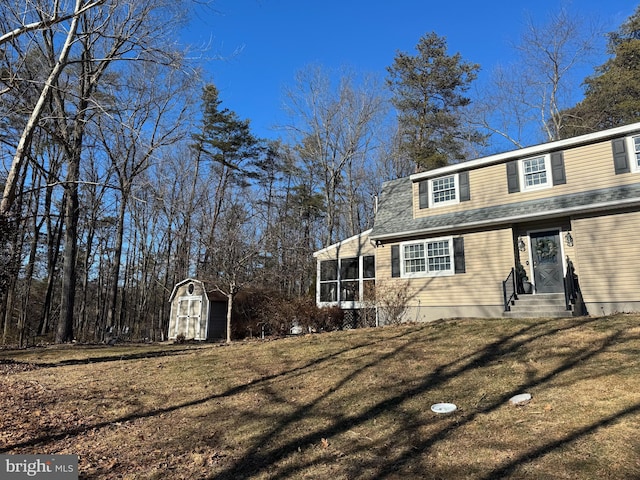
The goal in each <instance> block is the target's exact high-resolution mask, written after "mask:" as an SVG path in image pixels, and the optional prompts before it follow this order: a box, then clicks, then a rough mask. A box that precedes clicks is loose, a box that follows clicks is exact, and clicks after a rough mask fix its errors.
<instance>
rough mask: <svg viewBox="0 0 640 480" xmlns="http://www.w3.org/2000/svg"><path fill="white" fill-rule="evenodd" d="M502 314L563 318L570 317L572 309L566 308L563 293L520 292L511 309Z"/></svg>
mask: <svg viewBox="0 0 640 480" xmlns="http://www.w3.org/2000/svg"><path fill="white" fill-rule="evenodd" d="M502 315H503V316H504V317H507V318H542V317H551V318H563V317H572V316H573V311H571V310H567V306H566V305H565V299H564V293H539V294H536V295H526V294H520V295H518V300H516V301H515V305H511V310H510V311H508V312H504V313H503V314H502Z"/></svg>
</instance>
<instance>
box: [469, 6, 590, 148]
mask: <svg viewBox="0 0 640 480" xmlns="http://www.w3.org/2000/svg"><path fill="white" fill-rule="evenodd" d="M601 36H602V27H601V26H600V25H599V24H598V23H597V22H596V21H594V20H590V19H588V18H586V17H584V16H581V15H579V14H576V13H575V12H569V11H568V10H567V9H566V8H564V7H563V8H561V9H560V10H559V11H558V12H557V13H554V14H552V15H550V16H549V18H548V19H547V21H546V22H545V23H543V24H538V23H536V22H535V21H534V19H533V18H532V17H531V16H530V15H529V16H527V17H526V18H525V24H524V30H523V33H522V36H521V38H520V41H519V42H518V43H517V44H516V45H515V46H514V50H515V52H516V53H517V60H516V61H515V62H514V63H513V64H511V65H506V66H498V67H496V69H495V70H494V73H493V77H492V79H491V82H490V84H489V86H488V87H487V89H486V90H485V91H481V92H478V93H477V95H476V96H477V97H478V98H479V101H478V102H477V103H476V110H475V112H474V115H473V118H474V120H473V121H474V123H475V124H476V125H479V126H481V127H482V128H484V129H485V130H487V131H488V132H489V133H491V134H493V135H497V136H499V137H502V138H503V139H504V140H505V141H506V142H507V143H508V144H512V145H513V146H516V147H518V148H521V147H523V146H526V145H531V144H534V143H538V142H540V141H551V140H557V139H559V138H561V135H562V129H563V128H564V127H565V125H566V123H567V116H566V113H563V110H564V109H566V108H567V106H569V105H572V104H573V103H575V100H576V99H575V95H576V92H577V91H579V85H580V83H581V81H582V77H581V76H580V74H579V70H580V68H581V67H585V66H587V65H590V62H591V60H593V58H594V55H595V54H596V52H597V51H598V45H599V37H601Z"/></svg>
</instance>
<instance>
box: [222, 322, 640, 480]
mask: <svg viewBox="0 0 640 480" xmlns="http://www.w3.org/2000/svg"><path fill="white" fill-rule="evenodd" d="M552 321H553V320H548V321H542V322H539V323H537V324H533V325H530V326H528V327H524V328H522V329H521V330H519V331H518V332H516V333H514V334H512V335H510V336H508V337H506V338H503V339H501V340H498V341H496V342H494V343H492V344H490V345H488V346H486V347H485V348H482V349H480V350H478V351H476V352H473V353H471V354H469V355H465V356H463V357H461V358H458V359H456V360H454V361H452V362H450V363H448V364H445V365H441V366H439V367H437V368H436V369H435V370H434V371H432V372H431V373H429V374H428V375H426V376H425V377H424V379H423V380H422V381H421V382H420V383H419V384H418V385H417V386H415V387H413V388H409V389H407V390H404V391H403V392H402V394H400V395H396V396H393V397H390V398H387V399H385V400H383V401H380V402H378V403H376V404H375V405H373V406H372V407H370V408H369V409H367V410H366V411H365V412H363V413H361V414H358V415H356V416H353V417H350V418H345V419H343V420H341V421H339V422H336V423H335V424H333V425H331V426H329V427H326V428H322V429H318V430H315V431H310V432H308V433H306V434H304V435H301V436H298V437H295V438H293V439H291V440H289V441H288V442H286V443H284V444H283V445H281V446H279V447H277V448H265V444H268V442H269V440H270V439H272V438H277V437H278V436H279V435H281V434H283V433H284V431H285V429H286V428H287V427H288V426H290V425H292V424H295V423H296V422H299V421H301V420H302V419H304V418H305V417H306V416H307V414H308V411H309V410H310V409H311V408H313V407H314V406H315V405H316V404H317V403H318V402H320V401H321V400H326V399H324V398H318V399H316V400H315V401H314V402H311V403H308V404H305V405H303V406H301V407H300V408H299V409H297V410H296V411H295V412H293V413H292V414H290V415H288V416H287V417H285V418H282V419H281V420H280V422H279V423H278V424H277V425H275V426H274V428H273V429H272V430H270V431H269V432H267V433H266V434H264V435H262V437H261V438H260V439H258V440H255V441H254V443H253V444H254V446H253V447H252V448H250V449H249V451H247V452H246V453H245V454H244V455H243V456H242V457H241V458H240V459H238V460H237V461H236V463H235V464H234V465H232V466H230V467H228V468H227V469H226V470H224V471H222V472H220V473H218V474H216V475H213V476H211V477H210V479H211V480H230V479H236V478H248V477H251V476H253V475H258V474H259V473H261V472H262V473H265V472H267V471H268V472H269V478H272V479H275V478H293V477H295V476H296V475H297V474H302V472H303V471H304V470H305V469H307V468H312V467H314V466H315V464H316V463H317V462H318V461H317V460H316V461H308V462H288V464H287V463H286V462H284V460H285V459H287V457H289V456H291V455H293V454H295V452H296V451H297V452H300V451H301V449H302V450H305V449H307V448H311V447H313V445H319V444H322V442H323V439H327V438H332V437H335V436H337V435H339V434H344V433H345V432H348V431H350V430H352V429H353V428H355V427H358V426H364V425H365V424H366V423H367V422H369V421H371V420H373V419H375V418H376V417H378V416H379V415H381V414H382V413H384V412H387V411H389V410H391V409H395V408H397V407H399V406H400V405H401V404H403V403H404V402H406V401H408V400H410V399H412V398H413V397H415V396H418V395H421V394H424V393H427V392H429V391H432V390H435V389H437V388H438V387H439V386H442V385H443V384H445V383H446V382H448V381H449V380H451V379H453V378H455V377H456V376H459V375H461V374H463V373H465V372H468V371H472V370H475V369H480V368H483V367H485V366H488V365H490V364H491V363H493V362H496V361H498V360H500V359H501V358H502V357H504V356H505V355H508V354H510V353H515V352H516V351H517V350H518V349H520V348H521V347H523V346H524V345H526V344H527V343H531V342H533V341H535V340H539V339H541V338H543V337H546V336H552V335H556V334H561V333H562V332H563V331H566V330H570V329H573V328H576V327H580V326H584V325H586V324H589V323H592V322H595V321H597V319H580V320H579V321H575V322H572V323H571V324H569V325H567V326H563V327H558V328H555V329H552V330H546V331H541V332H539V333H535V332H534V333H533V335H530V336H527V334H528V333H531V332H532V331H534V330H535V329H538V328H540V327H541V326H544V325H545V324H547V323H550V322H552ZM622 334H623V332H620V331H618V332H615V333H613V334H612V335H610V336H609V337H608V338H606V340H605V341H604V342H603V343H602V345H601V346H599V347H596V348H590V347H586V348H583V349H578V350H576V351H575V352H573V354H572V355H571V356H569V357H568V358H567V359H566V361H565V362H564V363H562V364H561V365H560V366H559V367H557V368H555V369H553V370H552V371H551V372H549V373H548V374H546V375H544V376H542V377H540V378H537V379H536V378H533V377H529V378H528V380H527V381H526V382H523V383H521V384H519V385H517V386H516V387H514V388H513V389H512V390H510V391H508V392H504V394H503V395H502V396H501V397H499V398H498V399H497V400H496V401H494V402H492V403H491V404H489V405H486V406H484V407H483V408H476V409H475V411H471V412H469V414H466V415H464V416H462V417H459V418H457V419H456V421H455V424H454V423H452V422H442V423H443V426H442V427H441V428H440V429H439V430H437V431H436V432H435V433H433V434H431V435H429V436H427V437H425V438H422V439H421V441H420V442H418V443H415V442H414V443H412V444H411V445H410V446H407V447H406V448H405V449H404V453H402V454H401V455H396V456H389V457H387V458H385V459H384V460H383V461H380V459H376V460H375V462H373V461H372V462H371V463H370V464H367V463H366V462H365V463H363V462H359V463H358V465H357V466H355V467H354V468H353V470H352V471H351V472H349V473H350V475H348V476H349V478H356V477H359V476H361V475H362V473H363V471H365V470H368V471H369V472H373V471H375V472H376V473H375V474H373V475H367V478H375V479H383V478H389V477H390V476H392V475H394V474H398V473H399V471H401V470H402V469H403V468H405V467H407V466H408V465H410V464H411V462H412V461H413V460H414V459H415V458H416V457H417V456H421V455H424V454H426V453H428V452H429V450H430V448H432V447H433V446H434V445H436V444H437V443H438V442H440V441H442V440H445V439H446V438H447V437H449V436H451V435H452V434H453V433H454V432H455V431H456V430H458V429H459V428H461V427H463V426H465V425H467V424H469V423H470V422H472V421H473V420H474V419H475V418H476V417H477V416H478V415H479V414H486V413H489V412H492V411H494V410H497V409H498V408H500V407H502V406H504V405H505V403H506V402H508V400H509V399H510V398H511V397H512V396H514V395H516V394H518V393H522V392H523V391H526V390H527V389H531V388H534V387H539V386H541V385H544V384H545V383H546V382H548V381H550V380H551V379H553V378H554V377H556V376H557V375H559V374H561V373H563V372H566V371H568V370H571V369H572V368H574V367H576V366H577V365H579V364H580V363H582V362H585V361H587V360H589V359H591V358H594V357H596V356H597V355H599V354H600V353H602V352H604V351H606V350H607V348H608V347H610V346H612V345H614V344H617V343H618V342H620V341H621V337H622ZM407 346H408V345H405V346H403V347H400V348H398V349H396V350H394V351H393V352H390V353H388V354H386V355H384V356H381V357H380V358H379V359H377V360H376V361H374V362H371V363H369V364H367V365H364V366H363V367H361V368H360V369H358V370H355V371H353V372H352V373H350V374H349V375H348V376H346V377H345V378H344V379H343V380H342V381H341V382H340V384H338V385H336V387H335V389H334V390H333V391H338V390H339V389H340V387H341V386H342V385H344V384H346V383H347V382H349V381H351V380H353V379H354V378H355V377H356V376H357V375H358V373H360V372H361V371H363V370H365V369H368V368H373V367H375V364H376V363H378V362H382V361H384V359H385V358H389V357H392V356H395V355H398V354H399V353H400V351H401V350H402V349H404V348H406V347H407ZM639 411H640V403H638V404H636V405H633V406H630V407H628V408H625V409H622V410H620V411H618V412H616V413H613V414H612V415H610V416H608V417H606V418H602V419H600V420H599V421H597V422H594V423H593V424H591V425H589V426H587V427H584V428H581V429H578V430H576V431H574V432H572V433H571V434H569V435H567V436H566V437H565V438H563V439H561V440H555V441H551V442H548V443H546V444H544V445H542V446H538V447H534V448H532V449H531V450H528V451H527V452H525V453H523V454H522V455H521V456H520V457H518V458H516V459H514V460H512V461H510V462H508V463H505V464H503V465H500V466H499V467H497V468H495V469H494V470H493V471H491V472H489V473H488V474H486V476H483V477H482V478H485V479H487V480H489V479H496V478H503V477H505V476H508V475H509V474H510V473H512V472H513V471H514V470H516V469H517V468H518V467H520V466H521V465H523V464H525V463H528V462H531V461H532V460H534V459H535V458H539V457H541V456H544V455H546V454H548V453H550V452H551V451H553V450H555V449H558V448H560V447H562V446H563V445H566V444H569V443H571V442H574V441H575V440H577V439H579V438H581V437H584V436H586V435H589V434H590V433H593V432H595V431H597V430H598V429H600V428H602V427H606V426H608V425H611V424H613V423H614V422H616V421H617V420H619V419H621V418H623V417H625V416H628V415H633V414H635V413H638V412H639ZM424 423H425V421H424V418H412V417H411V416H410V415H409V416H408V417H406V418H405V419H404V421H403V422H402V426H401V427H399V428H398V429H397V430H398V432H404V433H405V434H406V435H405V436H409V435H410V432H411V431H415V430H416V428H417V427H416V426H419V425H421V424H422V425H424ZM371 448H372V447H371V445H368V446H366V447H363V449H367V450H370V449H371ZM353 453H355V452H354V451H353V450H352V452H351V454H353ZM279 464H280V465H282V466H281V467H278V465H279ZM425 473H426V472H425ZM449 473H451V472H449ZM466 473H467V474H468V472H466ZM434 478H438V477H434ZM447 478H454V477H451V476H447Z"/></svg>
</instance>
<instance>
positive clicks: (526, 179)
mask: <svg viewBox="0 0 640 480" xmlns="http://www.w3.org/2000/svg"><path fill="white" fill-rule="evenodd" d="M549 170H550V166H549V156H548V155H544V156H542V157H536V158H527V159H524V160H522V168H521V169H520V171H521V172H522V186H523V189H524V190H534V189H537V188H544V187H548V186H551V182H550V177H551V175H550V174H549Z"/></svg>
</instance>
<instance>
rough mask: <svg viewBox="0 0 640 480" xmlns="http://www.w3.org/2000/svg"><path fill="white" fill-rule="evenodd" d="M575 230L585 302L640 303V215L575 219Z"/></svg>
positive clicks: (624, 214)
mask: <svg viewBox="0 0 640 480" xmlns="http://www.w3.org/2000/svg"><path fill="white" fill-rule="evenodd" d="M573 229H574V232H575V233H574V241H575V245H576V256H577V260H578V261H577V265H576V267H577V268H576V270H577V273H578V279H579V282H580V288H581V290H582V293H583V296H584V301H585V302H586V303H592V302H593V303H612V302H640V274H639V273H638V258H640V243H638V232H639V231H640V212H632V213H621V214H617V215H607V216H602V217H593V218H582V219H575V220H574V221H573ZM590 313H591V314H592V315H598V314H600V313H601V312H597V311H595V312H590Z"/></svg>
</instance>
